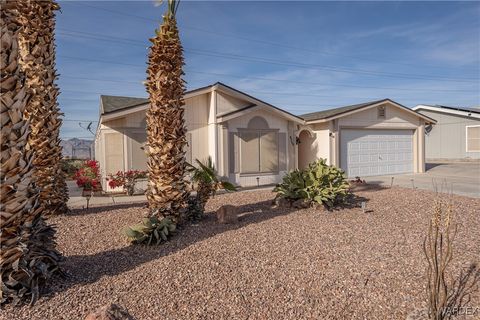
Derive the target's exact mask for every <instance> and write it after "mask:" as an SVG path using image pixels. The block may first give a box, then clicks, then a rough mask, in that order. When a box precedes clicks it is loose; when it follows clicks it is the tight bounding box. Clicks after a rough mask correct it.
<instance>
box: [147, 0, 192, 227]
mask: <svg viewBox="0 0 480 320" xmlns="http://www.w3.org/2000/svg"><path fill="white" fill-rule="evenodd" d="M178 4H179V1H175V0H169V1H168V6H167V11H166V13H165V15H164V16H163V23H162V24H161V25H160V28H159V29H157V30H156V31H155V33H156V35H155V37H154V38H152V39H150V41H151V42H152V45H151V47H150V53H149V58H148V69H147V74H148V75H147V81H146V87H147V91H148V94H149V97H150V108H149V109H148V111H147V148H146V149H147V155H148V162H147V163H148V175H149V182H148V191H147V199H148V204H149V208H150V214H151V215H153V216H156V217H158V218H165V217H169V218H171V219H172V220H173V221H174V222H178V219H179V217H180V214H181V212H182V211H183V210H185V207H186V201H187V198H188V191H187V188H188V184H187V182H186V181H185V171H186V162H185V147H186V143H187V142H186V138H185V133H186V128H185V120H184V117H183V114H184V109H183V105H184V101H183V95H184V93H185V83H184V81H183V79H182V76H183V74H184V73H183V70H182V68H183V65H184V60H183V48H182V45H181V43H180V37H179V32H178V28H177V21H176V19H175V14H176V12H177V9H178Z"/></svg>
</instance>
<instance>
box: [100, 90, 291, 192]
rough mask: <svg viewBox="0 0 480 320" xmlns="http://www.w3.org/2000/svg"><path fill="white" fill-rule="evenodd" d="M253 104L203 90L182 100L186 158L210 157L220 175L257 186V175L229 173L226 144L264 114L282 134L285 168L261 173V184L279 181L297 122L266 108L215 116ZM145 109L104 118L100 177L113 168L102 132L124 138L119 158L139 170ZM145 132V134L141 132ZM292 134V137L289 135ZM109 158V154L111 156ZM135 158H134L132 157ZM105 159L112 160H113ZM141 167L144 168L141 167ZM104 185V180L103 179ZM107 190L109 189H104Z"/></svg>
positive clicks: (288, 163)
mask: <svg viewBox="0 0 480 320" xmlns="http://www.w3.org/2000/svg"><path fill="white" fill-rule="evenodd" d="M250 105H252V103H251V102H249V101H247V99H246V100H243V99H239V98H238V96H237V95H236V97H232V96H230V95H229V94H226V93H224V92H220V91H218V90H217V91H213V92H206V93H203V94H199V95H196V96H193V97H190V98H187V99H186V100H185V115H184V116H185V123H186V127H187V140H188V142H189V147H188V150H187V157H189V159H188V160H189V161H192V162H193V161H194V160H195V159H196V158H198V159H200V160H205V159H206V158H207V157H209V156H210V157H212V159H213V161H214V164H215V166H216V168H217V170H218V173H219V174H220V175H221V176H224V177H228V178H229V179H231V181H232V182H234V183H237V184H239V185H242V186H249V185H256V184H257V179H256V178H257V176H258V174H257V175H240V174H234V175H233V176H232V175H231V174H230V168H229V162H230V152H232V151H233V149H232V147H231V146H229V140H230V132H237V131H238V129H239V128H246V127H247V125H248V122H249V121H250V119H251V118H253V117H255V116H261V117H263V118H264V119H265V120H266V121H267V122H268V125H269V127H270V128H273V129H278V132H279V133H282V135H281V137H282V138H281V139H285V141H283V140H282V142H281V143H282V145H283V149H282V150H284V152H285V157H282V159H285V162H282V164H283V163H284V164H285V170H282V171H281V172H279V173H278V174H262V175H261V177H260V179H261V181H260V184H271V183H278V182H280V180H281V177H282V176H283V175H284V173H285V172H287V171H288V170H292V169H294V168H296V166H297V162H296V155H297V153H296V145H295V143H294V139H295V134H296V131H297V130H298V124H297V123H295V122H293V121H289V120H287V119H286V118H284V117H283V116H282V115H279V114H278V113H277V112H274V111H270V109H269V108H268V107H264V108H262V109H260V110H255V111H247V113H246V114H243V115H239V116H238V117H236V118H233V119H231V120H228V121H223V122H221V123H219V122H218V121H217V116H221V115H224V114H226V113H230V112H232V111H235V110H238V109H241V108H244V107H245V106H250ZM145 115H146V109H144V110H140V111H138V112H134V113H131V114H126V115H125V116H123V117H120V116H119V118H117V119H113V120H109V121H105V120H104V121H103V123H102V125H101V126H100V128H99V131H98V132H97V139H96V141H95V145H96V150H97V152H96V155H95V157H96V159H97V160H98V161H99V162H100V167H101V172H102V176H103V177H104V178H105V176H106V174H108V173H109V172H106V170H105V168H107V167H112V164H111V163H107V160H106V158H107V157H106V156H105V135H106V134H109V133H118V134H121V135H122V137H123V146H122V150H123V154H122V157H121V159H117V160H115V161H121V162H122V163H123V164H122V165H123V168H124V169H123V170H128V169H139V168H134V167H132V165H133V164H134V163H135V162H138V161H139V157H140V155H141V154H142V152H143V150H140V146H141V145H142V144H141V143H140V141H141V140H142V137H144V138H145V140H146V128H145V126H146V122H145ZM143 133H144V135H142V134H143ZM290 137H291V138H290ZM110 158H111V157H110ZM135 159H136V160H135ZM108 161H114V160H112V159H110V160H108ZM145 164H146V156H145ZM140 169H143V168H140ZM103 185H104V186H106V183H105V181H104V183H103ZM105 189H107V191H109V190H108V188H105Z"/></svg>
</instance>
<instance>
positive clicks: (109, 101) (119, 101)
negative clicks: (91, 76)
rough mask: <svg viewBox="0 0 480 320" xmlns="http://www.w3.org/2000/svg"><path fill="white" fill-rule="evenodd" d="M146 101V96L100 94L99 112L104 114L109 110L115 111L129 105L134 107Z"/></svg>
mask: <svg viewBox="0 0 480 320" xmlns="http://www.w3.org/2000/svg"><path fill="white" fill-rule="evenodd" d="M145 103H148V99H146V98H132V97H122V96H107V95H101V96H100V113H101V114H106V113H110V112H115V111H119V110H123V109H127V108H130V107H135V106H138V105H142V104H145Z"/></svg>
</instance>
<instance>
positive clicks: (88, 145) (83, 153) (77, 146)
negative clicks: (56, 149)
mask: <svg viewBox="0 0 480 320" xmlns="http://www.w3.org/2000/svg"><path fill="white" fill-rule="evenodd" d="M60 146H61V147H62V155H63V157H64V158H69V159H92V158H93V154H94V148H93V141H92V140H86V139H78V138H72V139H68V140H62V141H60Z"/></svg>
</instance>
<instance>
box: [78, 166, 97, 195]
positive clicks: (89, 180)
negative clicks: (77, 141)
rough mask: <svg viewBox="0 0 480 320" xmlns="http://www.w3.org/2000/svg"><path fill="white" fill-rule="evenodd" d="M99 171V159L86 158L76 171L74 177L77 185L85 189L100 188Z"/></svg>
mask: <svg viewBox="0 0 480 320" xmlns="http://www.w3.org/2000/svg"><path fill="white" fill-rule="evenodd" d="M99 171H100V167H99V165H98V161H95V160H86V161H85V162H84V163H83V164H82V166H81V167H80V169H78V170H77V172H75V175H74V179H75V181H76V182H77V186H79V187H80V188H83V189H84V190H98V189H99V188H100V174H99Z"/></svg>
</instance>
